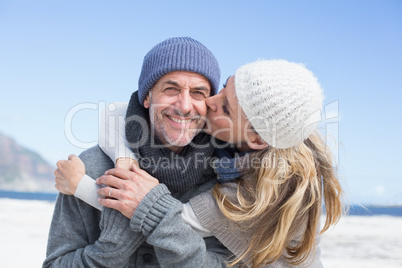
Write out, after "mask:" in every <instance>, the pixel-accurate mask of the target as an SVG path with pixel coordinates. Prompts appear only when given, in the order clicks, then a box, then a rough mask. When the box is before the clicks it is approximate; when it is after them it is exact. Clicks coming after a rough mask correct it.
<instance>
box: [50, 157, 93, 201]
mask: <svg viewBox="0 0 402 268" xmlns="http://www.w3.org/2000/svg"><path fill="white" fill-rule="evenodd" d="M56 165H57V169H56V170H55V171H54V176H56V178H55V182H56V185H55V187H56V189H57V190H58V191H59V192H60V193H62V194H66V195H74V194H75V190H76V189H77V186H78V183H79V182H80V180H81V178H82V177H83V176H84V175H85V165H84V163H83V162H82V161H81V159H80V158H79V157H78V156H76V155H73V154H70V155H69V156H68V160H60V161H58V162H57V164H56Z"/></svg>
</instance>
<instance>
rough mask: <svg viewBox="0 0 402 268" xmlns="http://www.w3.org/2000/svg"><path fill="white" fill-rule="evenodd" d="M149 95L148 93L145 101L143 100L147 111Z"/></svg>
mask: <svg viewBox="0 0 402 268" xmlns="http://www.w3.org/2000/svg"><path fill="white" fill-rule="evenodd" d="M149 95H150V94H149V93H148V94H147V96H146V97H145V100H144V107H145V108H147V109H148V108H149V106H150V105H149Z"/></svg>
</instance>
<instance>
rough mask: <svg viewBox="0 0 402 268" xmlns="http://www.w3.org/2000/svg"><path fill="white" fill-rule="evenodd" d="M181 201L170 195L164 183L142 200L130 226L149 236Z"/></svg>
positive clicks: (133, 229)
mask: <svg viewBox="0 0 402 268" xmlns="http://www.w3.org/2000/svg"><path fill="white" fill-rule="evenodd" d="M177 205H181V202H180V201H178V200H177V199H175V198H173V197H172V196H171V195H170V191H169V190H168V188H167V187H166V185H164V184H159V185H158V186H156V187H155V188H153V189H152V190H151V191H150V192H149V193H148V194H147V195H146V196H145V197H144V199H143V200H142V201H141V203H140V204H139V206H138V207H137V208H136V210H135V212H134V215H133V217H132V218H131V222H130V227H131V230H132V231H134V232H141V233H142V234H143V235H145V236H149V235H150V234H151V233H152V232H153V231H154V230H155V228H156V227H157V226H158V225H159V223H160V222H161V221H162V220H163V218H164V217H165V215H166V214H167V213H168V212H169V210H170V209H172V208H173V207H175V206H177Z"/></svg>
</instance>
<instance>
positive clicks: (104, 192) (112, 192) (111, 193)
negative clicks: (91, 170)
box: [98, 187, 120, 199]
mask: <svg viewBox="0 0 402 268" xmlns="http://www.w3.org/2000/svg"><path fill="white" fill-rule="evenodd" d="M98 194H99V195H100V196H104V197H106V198H113V199H119V197H120V194H119V189H117V188H112V187H102V188H100V189H99V190H98Z"/></svg>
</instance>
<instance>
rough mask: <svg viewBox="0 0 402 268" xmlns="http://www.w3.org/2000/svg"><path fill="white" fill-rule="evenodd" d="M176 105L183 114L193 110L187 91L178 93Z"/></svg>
mask: <svg viewBox="0 0 402 268" xmlns="http://www.w3.org/2000/svg"><path fill="white" fill-rule="evenodd" d="M177 106H178V108H179V109H180V111H181V113H182V114H183V115H186V114H188V113H191V111H192V110H193V102H192V99H191V96H190V93H189V92H187V91H184V92H182V93H181V94H180V98H179V100H178V103H177Z"/></svg>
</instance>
